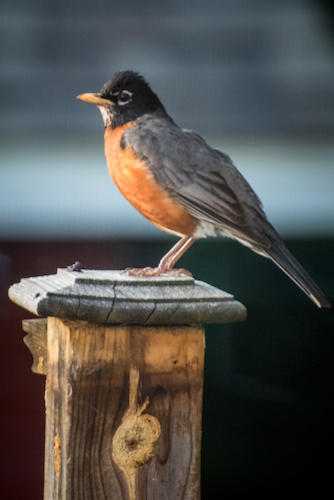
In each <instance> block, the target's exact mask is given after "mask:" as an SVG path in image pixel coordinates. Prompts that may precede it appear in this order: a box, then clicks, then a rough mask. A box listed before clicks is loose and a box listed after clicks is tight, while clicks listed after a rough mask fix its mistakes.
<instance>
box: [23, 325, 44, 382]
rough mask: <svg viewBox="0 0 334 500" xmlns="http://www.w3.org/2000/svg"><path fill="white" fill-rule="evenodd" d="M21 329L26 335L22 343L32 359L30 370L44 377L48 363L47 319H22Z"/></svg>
mask: <svg viewBox="0 0 334 500" xmlns="http://www.w3.org/2000/svg"><path fill="white" fill-rule="evenodd" d="M22 328H23V330H24V331H25V332H27V333H28V335H26V336H25V337H24V338H23V341H24V343H25V344H26V346H27V347H28V349H29V350H30V352H31V354H32V357H33V364H32V366H31V370H32V371H33V372H34V373H37V374H39V375H46V372H47V363H48V351H47V319H46V318H40V319H24V320H23V321H22Z"/></svg>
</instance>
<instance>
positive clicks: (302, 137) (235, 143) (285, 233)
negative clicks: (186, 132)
mask: <svg viewBox="0 0 334 500" xmlns="http://www.w3.org/2000/svg"><path fill="white" fill-rule="evenodd" d="M0 26H1V30H0V43H1V54H0V60H1V73H0V87H1V92H0V102H1V115H0V132H1V149H0V294H1V295H0V299H1V301H0V321H1V331H0V367H1V368H0V384H1V385H0V390H1V402H2V404H1V412H0V428H1V444H0V460H1V464H2V465H1V469H0V497H1V498H6V499H7V500H8V499H9V500H10V499H27V500H30V499H34V500H38V499H42V497H43V454H44V400H43V396H44V378H43V377H42V376H37V375H34V374H32V373H31V371H30V366H31V355H30V353H29V351H28V349H27V348H26V347H25V346H24V344H23V342H22V338H23V336H24V333H23V331H22V329H21V320H22V319H24V318H30V317H33V316H32V315H30V313H28V312H27V311H25V310H21V309H20V308H19V307H18V306H16V305H14V304H12V303H10V302H9V300H8V299H7V289H8V287H9V286H10V284H12V283H14V282H17V281H19V280H20V279H21V278H22V277H27V276H37V275H44V274H54V273H55V272H56V269H57V267H65V266H67V265H69V264H72V263H73V262H74V261H75V260H80V261H81V262H82V264H83V267H85V268H95V269H123V268H125V267H128V266H135V267H137V266H138V267H139V266H146V265H156V264H157V263H158V261H159V259H160V257H161V256H162V255H163V253H164V252H166V251H167V250H168V249H169V247H170V246H171V245H172V244H173V243H174V242H175V239H173V238H171V237H169V236H167V235H164V234H163V233H162V232H161V231H159V230H158V229H156V228H154V227H153V226H151V225H150V224H149V223H148V222H147V221H146V220H145V219H144V218H143V217H142V216H140V215H139V214H138V213H136V211H135V210H134V209H133V208H132V207H131V206H130V205H129V204H128V203H127V202H126V201H125V200H124V199H123V198H122V196H121V195H120V194H119V193H118V191H117V189H116V188H115V187H114V185H113V183H112V181H111V180H110V179H109V176H108V172H107V168H106V165H105V158H104V152H103V125H102V119H101V116H100V114H99V112H98V110H97V109H96V108H95V107H94V106H89V105H87V104H85V103H83V102H79V101H77V100H76V96H77V95H78V94H80V93H83V92H95V91H99V90H100V88H101V87H102V85H103V83H105V82H106V81H107V80H109V79H110V78H111V76H112V75H113V73H115V72H117V71H119V70H120V69H133V70H136V71H139V72H140V73H142V74H143V75H144V76H145V78H146V79H147V80H148V82H149V83H150V84H151V86H152V88H153V90H154V91H155V92H156V93H157V94H158V95H159V97H160V98H161V100H162V102H163V104H164V105H165V107H166V109H167V111H168V112H169V113H170V114H171V116H172V117H173V118H174V120H175V121H176V123H178V124H179V125H181V126H183V127H186V128H192V129H194V130H196V131H197V132H198V133H200V134H201V135H203V137H204V138H205V139H206V140H207V141H208V142H209V143H210V144H211V145H213V146H215V147H219V148H221V149H223V150H224V151H225V152H227V153H228V154H229V155H230V156H231V157H232V159H233V160H234V162H235V164H236V165H237V167H238V168H239V169H240V170H241V172H242V173H243V174H244V175H245V177H246V178H247V180H248V181H249V182H250V184H251V185H252V186H253V188H254V189H255V191H256V192H257V194H258V195H259V197H260V198H261V199H262V201H263V203H264V206H265V210H266V213H267V215H268V217H269V219H270V220H271V222H272V223H273V225H274V226H275V227H276V229H277V230H278V231H279V232H280V234H281V235H282V237H283V238H284V240H285V241H286V244H287V246H288V247H289V248H290V250H291V251H292V252H293V253H294V254H295V256H296V257H297V258H298V260H299V261H300V262H301V263H302V264H303V265H304V267H306V269H307V270H308V271H309V273H310V274H311V275H312V277H313V278H314V279H315V281H316V282H317V283H318V284H319V286H320V287H322V288H323V290H324V292H325V293H326V294H327V296H328V298H329V299H330V300H332V301H333V299H334V285H333V281H334V259H333V257H334V141H333V132H334V9H333V7H332V6H331V3H330V2H327V1H321V0H313V1H312V0H266V1H265V0H253V1H252V2H249V1H247V0H233V1H232V0H193V1H190V0H170V1H168V2H163V1H159V0H154V1H153V0H124V1H123V2H122V3H119V2H115V1H113V0H109V1H108V2H106V1H105V0H94V1H89V0H85V1H81V2H79V1H78V0H72V1H71V2H67V1H65V0H58V1H57V2H51V1H47V0H24V1H23V0H12V1H11V2H10V3H9V2H5V1H4V0H1V1H0ZM180 265H181V266H182V267H185V268H187V269H189V270H190V271H191V272H192V273H193V275H194V276H195V277H196V278H198V279H202V280H203V281H206V282H208V283H210V284H212V285H215V286H217V287H219V288H222V289H225V290H226V291H228V292H230V293H233V294H234V296H235V297H236V299H238V300H240V301H241V302H243V303H244V304H245V305H246V307H247V309H248V318H247V320H246V321H245V322H244V323H241V324H233V325H215V326H208V327H207V329H206V330H207V349H206V372H205V394H204V410H203V454H202V499H203V500H206V499H215V498H218V499H219V498H223V497H224V498H226V499H230V498H239V497H241V495H244V494H245V493H246V494H247V493H256V494H257V495H258V496H259V497H261V496H264V495H266V497H268V495H269V496H270V498H273V497H274V495H275V494H276V493H282V494H285V493H286V492H287V490H288V491H289V492H290V493H291V492H298V493H300V492H301V489H302V488H307V489H308V491H310V489H311V488H314V489H315V490H317V491H318V492H319V491H320V488H322V487H325V486H326V485H329V483H330V481H332V468H331V464H330V463H329V462H328V460H329V459H328V456H331V452H332V444H331V437H332V436H331V435H332V422H333V416H334V411H333V410H334V404H333V389H332V388H333V382H334V368H333V362H332V360H333V351H334V341H333V333H334V315H333V312H332V311H331V310H318V309H317V308H316V307H315V306H314V305H313V304H312V303H311V302H310V301H309V300H308V299H307V297H306V296H304V295H303V293H302V292H301V291H300V290H299V289H298V288H297V287H296V286H295V285H294V284H293V283H292V282H290V281H289V280H288V278H286V276H285V275H283V274H282V273H281V272H280V271H279V270H278V269H276V268H275V266H274V265H273V264H271V263H270V262H267V261H266V260H265V259H263V258H261V257H259V256H257V255H255V254H253V253H252V252H250V251H249V250H248V249H246V248H244V247H242V246H241V245H240V244H238V243H235V242H230V241H227V240H224V239H222V238H220V239H215V240H213V239H210V240H206V241H200V242H198V243H196V245H194V246H193V247H192V248H191V249H190V250H189V251H188V252H187V253H186V255H185V256H184V257H183V258H182V260H181V262H180Z"/></svg>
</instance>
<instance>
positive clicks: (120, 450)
mask: <svg viewBox="0 0 334 500" xmlns="http://www.w3.org/2000/svg"><path fill="white" fill-rule="evenodd" d="M148 403H149V400H148V398H147V400H146V402H145V403H144V405H143V406H142V407H141V408H139V409H138V410H137V411H135V412H133V411H131V410H129V411H127V413H126V415H125V416H124V418H123V421H122V424H121V425H120V426H119V428H118V429H117V431H116V433H115V436H114V438H113V453H112V454H113V459H114V461H115V462H116V464H117V465H118V466H119V468H120V469H127V468H135V467H138V466H139V465H142V464H144V463H146V462H148V460H149V459H150V458H151V457H152V455H153V449H154V444H155V443H156V441H157V440H158V438H159V436H160V433H161V426H160V423H159V421H158V419H157V418H155V417H154V416H153V415H147V414H145V415H143V414H142V412H143V411H144V410H145V408H146V407H147V405H148Z"/></svg>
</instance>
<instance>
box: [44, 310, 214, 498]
mask: <svg viewBox="0 0 334 500" xmlns="http://www.w3.org/2000/svg"><path fill="white" fill-rule="evenodd" d="M203 367H204V332H203V330H202V328H199V327H187V326H184V327H173V326H163V327H162V326H160V327H153V326H152V327H143V326H97V325H92V324H89V323H85V322H81V321H76V322H73V321H68V320H60V319H57V318H48V368H47V381H46V456H45V499H47V500H51V499H60V498H61V499H63V500H65V499H66V500H67V499H68V500H69V499H71V500H83V499H85V500H90V499H92V500H93V499H94V500H102V499H103V500H109V499H110V500H111V499H112V500H121V499H122V500H134V499H136V500H137V499H138V500H139V499H140V500H144V499H148V500H162V499H164V500H165V499H166V500H168V499H170V500H181V499H182V500H195V499H196V500H198V499H199V498H200V446H201V409H202V392H203Z"/></svg>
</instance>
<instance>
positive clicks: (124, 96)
mask: <svg viewBox="0 0 334 500" xmlns="http://www.w3.org/2000/svg"><path fill="white" fill-rule="evenodd" d="M131 97H132V92H129V91H128V90H123V92H121V93H120V94H119V96H118V104H120V105H121V106H122V105H123V104H127V103H128V102H129V101H131Z"/></svg>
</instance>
